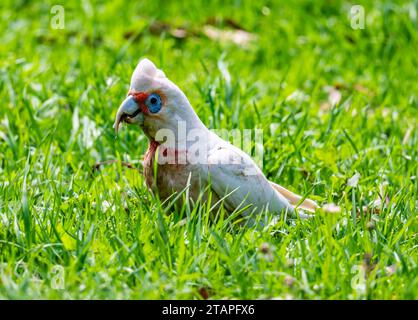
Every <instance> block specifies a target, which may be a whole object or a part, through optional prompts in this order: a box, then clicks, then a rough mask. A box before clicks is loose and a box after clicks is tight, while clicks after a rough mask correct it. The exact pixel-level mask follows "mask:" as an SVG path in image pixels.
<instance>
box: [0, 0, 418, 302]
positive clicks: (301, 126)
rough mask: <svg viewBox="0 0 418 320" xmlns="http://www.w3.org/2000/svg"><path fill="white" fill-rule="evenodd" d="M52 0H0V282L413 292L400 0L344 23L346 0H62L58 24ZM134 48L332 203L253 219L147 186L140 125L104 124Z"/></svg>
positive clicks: (413, 222)
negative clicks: (250, 223) (166, 198)
mask: <svg viewBox="0 0 418 320" xmlns="http://www.w3.org/2000/svg"><path fill="white" fill-rule="evenodd" d="M227 3H229V4H227ZM55 4H57V3H56V2H54V1H45V3H43V4H41V3H40V2H37V1H23V0H20V1H12V0H6V1H2V3H1V4H0V43H1V45H0V97H1V107H0V298H2V299H19V298H20V299H62V298H63V299H90V298H97V299H204V298H210V299H417V298H418V236H417V234H418V218H417V212H418V164H417V159H418V130H417V129H418V128H417V122H418V76H417V65H418V54H417V52H418V32H417V31H418V21H417V11H418V2H417V1H410V0H408V1H361V3H360V4H361V5H362V6H363V9H364V13H365V21H364V28H357V27H356V26H358V25H356V24H355V23H354V25H353V20H352V18H351V17H350V9H351V6H352V5H353V4H358V3H350V2H349V1H325V0H320V1H302V0H299V1H284V0H283V1H267V2H265V3H264V4H262V3H261V2H260V3H256V2H254V3H252V2H249V1H248V2H247V1H238V0H237V1H213V2H212V3H211V4H207V1H203V0H200V1H190V2H189V1H185V0H184V1H181V2H180V1H179V2H177V1H167V2H164V3H157V1H138V2H137V1H126V2H124V1H120V0H113V1H109V2H105V1H97V2H96V1H91V2H89V1H80V2H77V1H66V2H62V5H63V9H64V10H65V11H64V13H65V16H64V17H65V26H62V25H61V27H63V28H62V29H57V28H56V27H57V25H56V24H55V23H56V22H57V20H54V19H56V13H55V11H53V12H54V13H51V8H52V7H53V6H54V5H55ZM360 13H361V12H360ZM60 22H62V21H60ZM354 22H355V21H354ZM353 26H354V28H353ZM143 57H147V58H150V59H151V60H152V61H154V63H155V64H156V65H157V66H158V67H159V68H161V69H163V70H164V72H165V73H166V75H167V76H168V77H169V78H170V79H171V80H173V82H175V83H176V84H177V85H178V86H179V87H180V88H181V89H182V90H183V91H184V92H185V94H186V95H187V96H188V98H189V100H190V101H191V103H192V105H193V106H194V108H195V110H196V112H197V114H198V115H199V117H200V118H201V119H202V121H203V122H204V123H205V124H206V125H207V126H208V127H209V128H211V129H228V130H230V129H241V130H242V129H251V130H254V129H262V130H263V146H264V149H263V150H264V155H263V159H262V160H263V163H262V164H263V172H264V173H265V174H266V176H267V177H268V178H269V179H271V180H273V181H275V182H277V183H280V184H281V185H283V186H286V187H288V188H289V189H291V190H293V191H295V192H298V193H301V194H303V195H308V196H309V197H311V198H312V199H315V200H316V201H317V202H318V203H320V204H325V203H327V204H332V203H333V204H335V205H337V206H339V207H340V212H335V213H325V212H323V211H318V212H317V213H316V215H315V216H314V218H312V219H307V220H302V219H290V220H287V221H286V220H284V219H281V220H279V221H278V222H277V223H276V224H272V225H269V226H266V227H264V228H257V227H242V226H240V225H239V224H237V223H235V221H234V220H231V219H229V218H228V217H227V216H226V215H224V212H223V211H222V210H221V211H219V212H218V213H217V215H216V213H215V216H216V218H215V219H214V221H211V220H210V219H209V218H208V216H209V215H210V214H209V212H208V211H209V210H210V208H208V206H205V205H204V204H200V205H196V206H191V205H190V206H187V205H185V206H183V207H177V208H176V209H173V208H174V207H172V206H171V207H170V206H167V204H164V203H162V202H161V201H159V200H157V199H156V198H155V197H154V196H153V195H152V194H151V193H150V192H149V191H148V190H147V188H146V187H145V184H144V178H143V176H142V175H141V173H140V171H139V170H136V169H135V168H141V157H142V155H143V153H144V152H145V150H146V148H147V144H148V142H147V139H146V137H145V136H144V135H143V134H142V132H141V131H140V130H139V128H135V127H123V128H122V129H121V131H120V134H119V136H118V137H117V138H116V137H115V133H114V130H113V128H112V124H113V121H114V117H115V114H116V111H117V108H118V106H119V104H120V103H121V101H122V100H123V99H124V97H125V96H126V93H127V91H128V89H129V81H130V77H131V73H132V71H133V70H134V68H135V66H136V64H137V62H138V60H139V59H140V58H143ZM107 160H117V161H116V162H114V163H108V164H103V165H101V166H96V164H97V163H98V162H102V161H107ZM121 161H123V162H127V163H130V164H131V165H132V166H133V167H134V168H127V167H125V166H122V165H121ZM181 196H184V195H181Z"/></svg>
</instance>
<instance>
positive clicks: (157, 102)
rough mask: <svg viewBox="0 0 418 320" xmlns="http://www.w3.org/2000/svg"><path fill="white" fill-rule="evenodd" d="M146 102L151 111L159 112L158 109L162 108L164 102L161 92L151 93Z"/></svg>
mask: <svg viewBox="0 0 418 320" xmlns="http://www.w3.org/2000/svg"><path fill="white" fill-rule="evenodd" d="M145 104H146V105H147V107H148V110H149V111H150V112H151V113H157V112H158V111H160V110H161V106H162V104H163V102H162V100H161V97H160V95H159V94H157V93H151V94H150V95H149V96H148V98H147V100H145Z"/></svg>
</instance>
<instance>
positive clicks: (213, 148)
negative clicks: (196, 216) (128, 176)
mask: <svg viewBox="0 0 418 320" xmlns="http://www.w3.org/2000/svg"><path fill="white" fill-rule="evenodd" d="M121 122H126V123H130V124H136V125H138V126H139V127H140V128H141V129H142V131H143V132H144V134H145V135H146V136H147V137H148V139H149V147H148V150H147V152H146V154H145V157H144V162H143V167H144V175H145V181H146V184H147V186H148V188H150V189H151V190H152V191H153V192H157V193H158V194H159V196H160V198H161V199H166V198H168V197H170V196H172V195H173V194H174V193H179V192H182V191H184V190H185V189H187V194H188V196H189V197H190V198H191V199H192V200H193V201H194V202H196V201H198V199H200V201H203V202H204V201H211V203H212V205H213V206H214V207H217V206H219V205H221V203H222V204H223V206H224V208H225V209H226V210H227V211H229V212H233V211H234V210H237V209H240V208H243V210H242V212H241V213H242V214H243V215H244V216H246V215H251V217H253V216H255V215H257V214H258V213H261V212H270V213H273V214H277V215H279V214H280V213H286V212H287V213H290V214H291V215H292V216H294V215H295V212H296V211H297V210H296V211H295V207H297V208H301V209H303V210H306V211H310V212H314V211H315V210H316V209H318V208H319V207H318V205H317V204H316V203H315V202H314V201H312V200H309V199H302V197H301V196H299V195H296V194H294V193H292V192H290V191H289V190H287V189H285V188H284V187H282V186H280V185H278V184H276V183H274V182H272V181H269V180H268V179H267V178H266V177H265V175H264V174H263V172H262V171H261V170H260V168H259V167H258V166H257V165H256V163H255V162H254V161H253V160H252V159H251V157H250V156H249V155H248V154H246V153H245V152H243V151H242V150H240V149H239V148H237V147H235V146H233V145H232V144H230V143H229V142H227V141H225V140H223V139H221V138H220V137H219V136H218V135H216V134H215V133H214V132H212V131H210V130H209V129H207V128H206V126H205V125H204V124H203V123H202V121H201V120H200V119H199V117H198V116H197V114H196V112H195V111H194V110H193V108H192V106H191V104H190V102H189V100H188V99H187V97H186V95H185V94H184V93H183V92H182V91H181V90H180V89H179V88H178V87H177V86H176V85H175V84H174V83H173V82H171V81H170V80H169V79H168V78H167V77H166V76H165V74H164V72H162V71H161V70H159V69H158V68H157V67H156V66H155V65H154V64H153V63H152V62H151V61H150V60H148V59H143V60H141V61H140V62H139V63H138V65H137V67H136V68H135V71H134V72H133V74H132V78H131V83H130V90H129V93H128V96H127V97H126V99H125V100H124V101H123V102H122V104H121V106H120V107H119V110H118V111H117V114H116V120H115V124H114V128H115V130H116V133H117V132H118V129H119V126H120V124H121ZM209 195H210V196H209Z"/></svg>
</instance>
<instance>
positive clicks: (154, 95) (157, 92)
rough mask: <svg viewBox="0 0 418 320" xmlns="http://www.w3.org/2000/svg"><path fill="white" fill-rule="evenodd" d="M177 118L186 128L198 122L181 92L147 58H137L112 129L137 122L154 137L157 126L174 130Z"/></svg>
mask: <svg viewBox="0 0 418 320" xmlns="http://www.w3.org/2000/svg"><path fill="white" fill-rule="evenodd" d="M179 121H181V122H183V123H186V125H187V126H188V127H190V128H193V127H196V126H198V125H201V122H200V120H199V118H198V117H197V115H196V113H195V112H194V110H193V108H192V106H191V105H190V103H189V101H188V99H187V97H186V96H185V95H184V93H183V92H182V91H181V90H180V89H179V88H178V87H177V86H176V85H175V84H174V83H173V82H171V81H170V80H169V79H168V78H167V77H166V76H165V74H164V72H163V71H161V70H159V69H158V68H157V67H156V66H155V65H154V63H152V62H151V61H150V60H148V59H142V60H141V61H139V63H138V65H137V67H136V68H135V71H134V72H133V74H132V78H131V84H130V90H129V93H128V96H127V97H126V99H125V100H124V101H123V102H122V104H121V106H120V107H119V110H118V112H117V114H116V120H115V124H114V128H115V130H116V133H117V131H118V129H119V125H120V123H121V122H126V123H130V124H137V125H139V126H140V127H141V128H142V130H143V131H144V133H145V134H146V135H147V136H148V137H149V138H150V139H154V138H155V136H156V134H157V132H158V131H159V130H161V129H165V130H171V131H173V132H174V133H176V132H177V131H178V125H179Z"/></svg>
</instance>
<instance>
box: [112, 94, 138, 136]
mask: <svg viewBox="0 0 418 320" xmlns="http://www.w3.org/2000/svg"><path fill="white" fill-rule="evenodd" d="M140 113H141V108H140V107H139V105H138V104H137V102H136V101H135V99H134V97H133V96H131V95H129V96H128V97H127V98H126V99H125V100H124V101H123V102H122V104H121V105H120V107H119V110H118V112H117V113H116V119H115V124H114V125H113V128H114V129H115V132H116V134H118V130H119V126H120V123H121V122H123V121H125V122H128V123H134V122H137V121H135V119H134V118H136V117H137V116H138V115H139V114H140Z"/></svg>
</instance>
